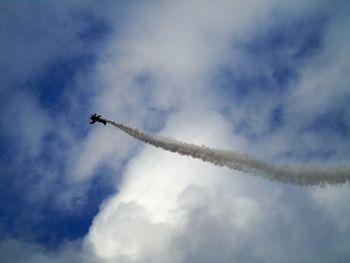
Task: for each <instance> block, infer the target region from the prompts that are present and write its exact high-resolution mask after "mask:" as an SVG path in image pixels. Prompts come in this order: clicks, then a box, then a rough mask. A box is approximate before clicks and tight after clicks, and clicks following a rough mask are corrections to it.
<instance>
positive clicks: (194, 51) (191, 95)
mask: <svg viewBox="0 0 350 263" xmlns="http://www.w3.org/2000/svg"><path fill="white" fill-rule="evenodd" d="M91 3H93V2H91ZM337 3H339V4H338V5H336V4H333V2H332V3H331V2H330V1H322V2H320V1H308V2H307V3H305V2H303V1H297V2H295V1H290V2H288V3H283V4H281V3H277V1H272V0H271V1H234V2H233V1H220V3H215V4H213V3H212V2H211V1H200V3H199V1H177V2H171V3H170V2H160V1H147V3H146V2H142V3H137V4H130V5H126V4H122V3H121V2H118V3H117V4H116V3H112V2H110V1H104V2H103V4H101V5H98V6H96V5H95V6H94V7H96V8H95V9H94V10H91V6H88V5H85V2H84V3H83V2H79V3H78V4H77V5H76V6H75V5H74V6H73V7H72V6H71V5H70V4H69V5H68V4H67V5H66V4H55V5H54V6H53V7H52V9H51V8H49V7H48V6H47V5H45V6H44V5H35V6H34V5H33V6H32V5H28V4H26V8H28V9H29V10H31V13H30V12H29V11H28V14H26V12H27V11H26V10H27V9H26V8H24V10H22V11H21V12H19V13H20V14H22V13H23V18H22V19H23V20H20V21H19V23H20V24H19V25H18V26H17V27H18V28H20V29H21V30H23V31H24V32H27V31H28V30H29V29H30V30H34V29H32V27H30V26H29V25H31V24H33V25H34V26H35V30H34V32H33V31H30V30H29V32H32V33H29V35H28V36H25V35H23V34H18V35H16V34H14V35H15V36H12V35H11V34H10V33H11V32H12V33H13V32H15V31H16V30H13V31H11V29H12V27H10V26H9V24H6V28H10V29H9V32H7V33H6V34H7V35H8V38H7V39H8V41H6V42H2V43H3V44H2V45H4V46H5V47H6V48H5V49H8V50H10V51H11V43H20V42H23V43H25V42H26V41H25V40H26V39H27V38H28V39H29V40H28V43H27V45H28V46H27V47H25V46H24V47H23V46H22V45H20V46H19V47H16V48H14V50H28V49H30V50H33V52H24V54H22V52H19V53H18V54H19V56H18V57H14V58H13V61H15V63H14V64H11V65H19V67H20V68H19V70H18V72H15V71H13V70H12V71H11V74H9V75H8V77H6V79H5V80H4V83H10V82H11V81H12V80H13V79H16V78H18V79H19V80H21V81H22V80H27V79H28V78H29V79H31V78H30V77H28V76H32V75H33V74H34V75H35V74H36V73H35V72H37V71H40V69H42V68H45V67H46V65H52V64H51V62H52V61H53V60H54V59H53V58H57V57H60V56H62V57H65V56H68V57H69V56H71V57H75V56H76V55H78V57H79V55H81V53H80V52H81V51H83V53H84V51H88V53H89V52H90V51H91V53H92V54H93V57H94V59H93V62H92V65H90V68H89V70H86V71H81V72H80V74H78V73H77V74H73V75H74V76H73V77H72V78H74V81H70V82H69V83H70V86H69V88H70V89H69V91H73V93H71V94H70V95H69V96H66V95H67V93H68V94H69V93H70V92H68V91H67V92H66V93H64V92H63V94H64V96H65V98H68V101H69V103H67V104H65V105H66V106H67V105H68V107H67V108H65V109H64V113H63V114H55V113H53V112H52V111H50V110H49V109H47V108H44V107H41V106H43V105H41V102H40V99H39V98H38V96H37V95H38V94H36V93H35V92H34V91H33V90H31V89H30V88H32V87H33V86H29V87H30V88H29V89H28V90H29V92H28V93H29V94H30V95H28V98H29V99H28V101H29V102H28V101H27V100H26V98H27V95H26V94H28V93H23V94H25V95H24V97H21V96H17V95H16V96H14V98H21V99H19V101H22V102H23V105H24V106H21V107H19V109H20V110H18V112H20V113H19V115H20V116H22V117H19V120H20V122H19V123H20V124H21V127H23V126H25V125H26V120H27V118H24V117H25V116H28V115H30V116H28V118H35V117H37V120H38V121H37V122H35V123H36V124H38V125H39V126H37V127H36V128H33V129H34V131H33V134H35V135H33V136H29V134H30V133H29V134H28V135H27V136H24V138H25V139H23V140H24V141H25V142H26V143H27V144H28V145H30V146H32V145H35V144H38V145H39V148H38V150H37V152H44V153H50V154H48V155H49V156H53V157H54V158H53V159H54V161H52V162H46V163H45V164H46V165H42V163H40V162H39V164H40V165H37V163H35V165H37V166H38V167H39V169H40V170H42V171H43V172H42V173H40V174H41V175H45V176H43V178H50V180H48V181H47V182H46V183H44V184H42V185H41V186H40V187H39V189H41V190H44V192H50V195H49V196H50V197H51V196H52V199H54V200H56V201H54V202H53V203H55V204H56V205H57V203H58V204H59V205H58V207H60V208H61V210H59V211H60V212H62V211H63V212H62V213H61V214H65V213H66V212H67V211H69V212H70V213H71V214H70V215H77V214H79V212H78V211H81V210H80V209H81V208H82V207H83V206H82V203H86V201H92V199H88V198H87V199H86V196H87V195H88V193H89V189H96V187H97V186H96V184H95V183H94V182H96V181H94V180H96V178H99V175H100V176H101V174H102V177H103V174H104V170H103V169H101V167H104V168H106V169H107V170H108V173H107V175H106V177H108V178H109V179H106V178H103V180H105V181H106V182H110V184H114V185H113V186H112V188H113V189H116V190H115V193H114V195H113V196H110V197H109V198H107V199H106V200H105V201H104V202H103V203H102V204H101V206H100V210H99V212H98V214H97V215H96V216H95V218H94V220H93V222H92V223H91V226H90V229H89V233H87V235H86V236H85V237H84V238H83V241H81V243H80V241H77V243H78V244H77V245H65V244H64V242H63V241H62V240H61V243H60V244H61V245H62V247H61V248H60V246H58V248H56V249H52V250H48V249H47V248H46V247H44V246H42V245H40V244H33V243H31V242H30V241H28V242H25V241H23V240H21V239H20V237H19V238H18V239H16V240H14V239H6V240H2V242H1V245H0V247H1V249H2V251H4V253H1V254H2V255H5V256H6V258H5V259H9V258H13V259H14V261H16V260H17V259H18V260H17V261H19V260H22V259H28V260H33V261H35V260H42V261H48V262H50V261H52V262H55V261H58V262H60V261H62V262H64V261H75V262H79V261H81V262H86V261H87V258H90V257H91V258H92V259H93V260H96V261H97V262H115V261H118V262H157V261H158V262H209V261H210V262H213V261H220V262H232V261H238V262H271V261H272V262H276V261H277V262H280V261H283V262H322V261H327V262H331V261H337V262H348V259H349V257H350V256H349V251H348V249H346V247H345V245H344V244H348V243H349V229H350V228H349V223H348V222H347V221H346V220H344V219H342V214H343V211H348V210H349V209H348V203H349V202H345V201H343V200H348V196H349V195H348V193H347V190H346V189H347V187H348V186H347V185H346V186H343V187H342V188H341V189H342V190H341V193H338V192H337V191H336V190H338V188H332V187H326V188H299V187H293V186H284V185H281V184H277V183H274V182H267V181H265V180H262V179H260V178H252V177H245V176H244V175H242V174H241V173H239V172H232V171H231V170H229V169H226V168H218V167H214V166H211V165H209V164H205V163H203V162H200V161H198V160H193V159H188V158H186V157H179V156H177V155H174V154H172V153H165V152H163V151H161V150H158V149H154V148H151V147H148V146H144V145H142V144H139V143H138V142H136V141H134V140H132V139H131V138H129V137H127V136H126V135H123V134H121V133H119V132H117V131H115V130H114V129H109V127H95V126H93V128H91V126H88V124H87V123H86V125H85V126H84V125H82V119H84V123H85V118H86V117H87V116H85V115H86V111H89V112H90V111H92V112H93V111H96V112H98V113H99V114H102V115H103V116H106V117H108V118H110V119H115V120H120V121H121V122H123V123H128V124H130V125H131V126H136V127H142V128H144V129H146V130H148V131H150V132H154V133H159V134H166V135H169V136H171V137H175V138H178V139H180V140H183V141H188V142H193V143H196V144H199V145H201V144H206V145H208V146H211V147H217V148H229V149H235V150H237V151H243V152H246V153H249V154H253V155H255V156H258V157H259V158H260V157H263V158H264V159H267V160H273V161H275V160H277V161H281V160H282V161H290V162H294V161H298V162H299V161H305V162H306V163H308V162H309V163H312V162H315V161H318V162H320V161H323V162H327V163H332V164H333V163H335V164H337V163H346V162H347V160H348V157H349V150H348V149H349V147H348V142H347V141H348V140H347V137H348V130H346V129H347V128H346V127H348V123H349V121H348V120H349V113H348V111H347V110H346V109H347V107H346V106H344V105H346V104H345V102H346V98H347V89H346V88H345V87H347V82H348V79H347V77H346V75H344V74H343V73H344V72H347V71H346V69H347V67H348V65H347V60H346V55H344V56H342V55H341V54H348V52H347V50H348V48H347V46H346V45H345V44H343V43H347V41H346V40H347V38H348V37H347V35H348V34H346V33H345V32H347V31H346V29H347V26H345V25H346V23H345V22H346V21H347V18H346V17H348V14H347V13H346V11H345V10H349V9H348V8H347V7H348V6H347V3H345V2H341V1H339V2H337ZM50 4H51V3H50ZM337 6H339V7H340V8H339V7H337ZM22 7H23V5H22ZM11 8H12V7H11ZM16 8H19V7H18V6H17V7H16ZM16 8H15V10H17V9H16ZM36 8H39V9H38V10H39V12H38V14H41V16H39V17H42V18H43V19H42V20H40V19H38V20H36V18H37V16H36V15H35V14H36V12H35V10H36ZM47 8H48V9H49V10H50V11H49V12H47V13H45V11H46V9H47ZM77 10H78V11H79V10H83V13H84V12H85V11H86V12H87V13H88V14H90V15H93V17H98V18H100V19H102V20H99V19H97V20H94V19H90V18H89V16H84V15H83V18H82V17H81V16H79V15H76V14H77V13H76V12H77ZM124 11H125V14H126V15H123V12H124ZM10 13H11V12H9V14H10ZM12 13H16V12H14V11H13V12H12ZM46 14H47V15H46ZM78 14H81V13H80V12H78ZM10 17H11V16H10V15H6V19H8V18H10ZM51 17H52V19H53V20H54V21H53V22H52V20H51ZM77 17H78V18H77ZM84 17H85V18H84ZM9 21H12V20H11V19H10V20H9ZM47 21H51V22H52V23H47ZM55 21H56V22H55ZM91 21H103V23H106V25H107V27H106V28H109V29H108V30H110V31H108V32H109V33H108V34H107V36H108V37H107V38H105V39H103V41H102V42H100V43H102V44H101V45H98V44H96V43H97V42H94V41H95V40H96V39H95V38H98V36H99V35H98V34H96V35H94V34H93V33H91V31H89V28H90V30H91V27H89V25H91V23H89V22H91ZM299 21H302V22H301V23H298V22H299ZM320 21H323V22H322V23H321V22H320ZM310 23H314V26H307V25H308V24H310ZM93 24H95V23H93ZM97 24H99V23H97ZM27 25H28V26H27ZM67 25H71V26H67ZM17 27H16V25H14V28H15V29H16V28H17ZM102 27H103V26H102ZM301 27H303V28H306V29H305V31H304V30H299V29H298V28H301ZM28 28H29V29H28ZM40 29H41V30H40ZM101 30H102V29H101ZM93 31H94V30H92V32H93ZM21 32H22V31H21ZM40 32H42V34H43V39H44V40H45V39H47V40H48V41H47V42H45V41H44V43H42V42H41V41H40V39H41V38H39V37H38V36H40ZM83 32H85V34H82V33H83ZM89 32H90V33H89ZM286 32H287V33H286ZM289 32H293V37H290V36H289V35H288V33H289ZM315 32H316V33H315ZM51 33H52V34H51ZM315 34H316V36H315ZM310 35H312V37H309V36H310ZM79 36H80V37H79ZM87 36H88V37H87ZM21 37H23V38H24V39H22V38H21ZM91 37H92V39H93V41H92V42H91V39H90V38H91ZM18 38H19V39H18ZM293 39H296V40H295V41H293ZM36 40H38V43H37V42H36ZM81 41H82V42H81ZM308 41H309V42H308ZM310 41H311V42H312V41H316V42H315V43H314V42H312V43H314V44H310ZM256 43H257V44H258V45H254V44H256ZM66 46H67V49H66V48H64V47H66ZM305 47H309V48H310V49H311V50H310V51H308V50H307V48H306V50H305V49H303V48H305ZM27 48H28V49H27ZM301 50H302V52H301ZM40 51H42V52H40ZM298 52H299V53H298ZM300 52H301V53H302V54H303V55H302V56H301V55H300ZM10 53H11V54H14V53H15V52H14V51H12V52H10ZM84 54H85V53H84ZM296 54H299V55H298V56H299V57H298V56H297V55H296ZM300 56H301V57H300ZM22 59H23V60H24V59H25V60H26V61H28V64H23V63H22V62H23V60H22ZM1 61H6V62H9V61H11V56H9V55H4V57H3V59H2V60H1ZM328 63H331V65H332V67H328ZM3 65H6V64H3ZM3 67H4V66H3ZM40 72H42V71H40ZM78 72H79V71H78ZM222 73H224V74H222ZM9 80H11V81H9ZM13 83H17V82H13ZM13 83H12V84H13ZM13 85H14V84H13ZM8 86H9V87H10V86H11V85H8ZM329 87H332V88H329ZM8 90H9V89H6V91H8ZM2 92H3V91H2ZM60 95H61V94H59V96H60ZM59 96H58V97H59ZM328 96H329V97H328ZM15 101H17V99H15ZM9 108H11V109H13V110H12V111H16V112H17V108H16V107H13V106H11V107H9ZM320 112H321V115H322V114H326V113H327V114H328V115H327V116H326V115H323V116H319V115H320ZM29 113H33V114H29ZM34 113H35V114H34ZM77 113H78V114H77ZM334 113H339V116H341V118H340V117H339V118H338V117H337V116H338V115H336V114H334ZM82 116H84V118H83V117H82ZM320 117H322V118H320ZM47 118H48V121H47V122H46V121H45V120H47ZM42 120H43V122H42V123H41V121H42ZM329 120H336V122H332V121H329ZM52 123H54V125H55V126H54V127H55V129H54V130H52V129H51V127H52V126H51V125H52ZM334 123H338V124H339V125H340V126H342V125H343V126H344V127H345V128H344V129H343V130H344V131H343V135H341V134H340V132H339V129H338V128H332V125H333V124H334ZM40 124H42V125H40ZM272 124H273V125H272ZM88 127H89V128H88ZM47 129H49V130H50V132H53V133H54V134H55V136H54V137H55V138H56V139H54V140H53V139H52V138H51V140H48V141H49V142H50V143H48V142H47V141H45V139H44V140H43V139H42V138H44V137H45V134H46V132H47ZM339 134H340V135H339ZM51 135H52V134H51ZM21 136H22V134H21ZM56 136H57V137H56ZM325 142H327V143H325ZM41 143H43V144H42V148H40V144H41ZM0 146H1V145H0ZM50 149H54V150H53V151H52V152H49V151H48V150H50ZM60 151H62V153H63V154H60V153H61V152H60ZM52 153H54V154H52ZM58 153H59V154H58ZM44 156H46V155H44ZM44 160H46V161H47V160H48V159H45V158H44ZM44 168H48V169H44ZM55 168H59V169H55ZM51 169H53V170H54V171H55V173H50V171H51ZM52 174H54V176H53V177H50V176H49V175H52ZM111 176H113V177H114V178H119V177H121V179H120V181H119V180H115V181H114V180H111V179H110V178H111ZM52 178H54V180H51V179H52ZM31 185H39V184H34V183H32V184H31ZM31 185H30V186H31ZM90 185H91V188H89V187H90ZM94 186H95V188H94ZM333 189H336V190H333ZM104 190H105V189H104V188H103V189H101V192H104ZM92 197H94V196H93V195H92ZM84 198H85V199H84ZM99 198H100V199H99V200H101V199H102V197H99ZM33 200H35V199H33ZM50 200H51V199H50ZM84 200H85V202H84ZM49 203H50V204H51V201H50V202H49ZM98 205H99V204H94V209H97V206H98ZM62 208H65V209H64V210H62ZM29 211H30V210H29ZM43 214H44V212H43V213H42V214H41V215H43ZM51 216H52V215H51ZM43 218H45V216H43ZM78 218H79V217H78ZM90 218H91V214H90ZM344 218H345V217H344ZM85 219H86V218H85ZM43 226H44V225H43ZM60 226H62V228H61V227H60V229H63V228H64V225H63V224H61V225H60ZM79 226H80V225H79ZM46 230H47V229H46ZM52 231H53V233H54V234H55V232H54V229H53V230H52ZM67 231H69V230H67ZM54 234H53V235H54ZM67 236H68V239H69V237H71V236H70V235H67ZM5 252H6V253H5ZM15 256H19V258H16V257H15ZM95 257H96V258H95Z"/></svg>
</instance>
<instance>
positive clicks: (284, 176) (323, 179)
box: [104, 119, 350, 186]
mask: <svg viewBox="0 0 350 263" xmlns="http://www.w3.org/2000/svg"><path fill="white" fill-rule="evenodd" d="M104 120H105V119H104ZM106 121H107V122H108V123H110V124H111V125H113V126H115V127H117V128H119V129H121V130H122V131H124V132H125V133H127V134H129V135H131V136H132V137H134V138H136V139H139V140H141V141H143V142H145V143H148V144H151V145H153V146H155V147H159V148H162V149H164V150H168V151H171V152H176V153H179V154H181V155H187V156H191V157H193V158H197V159H200V160H202V161H205V162H209V163H212V164H215V165H218V166H226V167H228V168H231V169H234V170H239V171H242V172H247V173H252V174H254V175H259V176H263V177H265V178H267V179H269V180H272V181H278V182H282V183H291V184H294V185H300V186H305V185H324V184H341V183H346V182H349V181H350V170H349V168H348V167H330V166H327V167H306V166H287V165H281V164H272V163H270V162H267V161H263V160H258V159H256V158H254V157H252V156H249V155H246V154H242V153H238V152H234V151H229V150H222V149H213V148H208V147H206V146H204V145H203V146H198V145H194V144H190V143H184V142H180V141H177V140H175V139H172V138H167V137H163V136H158V135H151V134H147V133H145V132H143V131H140V130H138V129H135V128H131V127H129V126H127V125H125V124H122V123H118V122H114V121H111V120H107V119H106Z"/></svg>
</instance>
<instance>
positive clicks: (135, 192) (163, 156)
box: [85, 1, 346, 262]
mask: <svg viewBox="0 0 350 263" xmlns="http://www.w3.org/2000/svg"><path fill="white" fill-rule="evenodd" d="M273 6H274V5H273V2H253V1H252V2H244V3H243V2H235V3H233V2H220V4H217V5H212V4H210V3H209V2H201V4H198V2H188V1H186V2H180V3H179V2H176V3H158V5H152V4H151V5H150V6H148V7H147V8H145V9H142V11H141V13H137V15H136V16H135V17H134V18H133V20H132V21H131V22H132V23H131V25H130V24H128V27H127V30H126V31H127V33H126V34H125V37H124V38H123V40H122V41H120V40H118V42H116V44H115V45H114V44H113V42H112V43H111V44H110V46H109V47H108V49H107V51H106V53H107V54H113V53H114V52H116V53H117V54H118V56H117V57H116V58H113V57H112V58H111V59H109V60H107V61H106V60H105V61H104V62H103V63H102V64H100V66H99V72H100V74H101V75H100V77H101V79H102V81H103V82H104V84H105V86H106V89H105V90H104V92H103V93H102V94H101V95H100V98H98V99H97V103H98V105H99V106H98V108H101V109H102V112H106V113H108V114H109V115H108V117H110V118H112V119H113V118H114V116H116V117H115V119H117V120H119V119H120V117H121V118H122V120H123V121H125V122H128V123H129V124H131V125H136V126H143V125H145V123H144V122H143V121H142V119H144V118H145V116H147V115H148V114H150V113H149V112H147V108H148V107H155V108H157V109H159V110H164V109H165V110H166V109H169V108H172V107H175V108H177V109H179V110H178V113H175V114H172V115H170V117H169V118H168V119H167V121H166V125H165V127H164V128H163V129H162V130H161V132H160V133H161V134H165V135H167V136H172V137H175V138H177V139H181V140H184V141H188V142H194V143H199V144H202V143H203V144H204V143H205V144H207V145H211V146H217V147H222V148H231V149H235V150H241V151H248V150H249V148H248V146H249V145H248V143H247V142H246V141H245V140H244V139H242V138H241V137H240V136H238V135H235V134H233V133H232V130H231V128H230V124H229V123H228V122H227V120H224V119H223V118H222V117H221V116H220V114H219V113H218V112H217V111H216V109H217V107H216V105H217V103H220V99H221V98H218V97H217V95H214V92H213V90H211V87H210V85H208V80H210V78H211V77H212V76H211V73H210V72H211V70H212V69H213V67H215V66H216V65H220V63H225V61H226V62H227V61H228V55H230V57H229V59H230V60H233V61H235V59H236V61H237V63H239V62H241V56H240V54H239V51H237V50H236V51H235V50H232V49H231V47H230V41H231V40H232V39H233V38H234V37H235V36H243V35H244V34H247V35H248V36H250V35H253V34H252V33H250V31H249V30H250V29H252V30H253V31H254V30H255V28H256V27H257V26H258V24H256V23H257V22H259V23H260V24H261V23H263V22H266V24H269V23H272V22H271V21H273V19H269V14H271V9H270V8H271V7H273ZM289 7H291V10H293V12H294V13H293V12H292V13H291V14H290V16H296V15H300V14H301V13H303V14H307V12H310V10H315V8H316V9H318V8H320V6H317V5H316V7H315V5H314V4H311V5H306V6H304V5H301V4H300V3H299V2H298V3H297V4H296V5H294V4H291V3H290V4H289ZM279 8H282V9H283V7H281V6H280V7H279ZM300 8H302V9H300ZM320 9H322V8H320ZM115 50H116V51H115ZM250 63H251V62H250ZM237 65H238V66H239V64H237ZM311 65H312V64H311ZM310 67H311V66H310ZM144 72H147V73H148V74H151V75H152V77H153V78H154V79H153V81H154V82H152V88H151V89H150V90H147V91H145V92H148V93H149V94H150V97H149V98H148V99H145V97H144V93H143V92H144V91H142V90H141V89H137V88H136V87H135V84H134V79H135V77H136V76H137V75H138V74H140V73H144ZM312 74H314V73H312ZM330 74H331V73H330ZM307 78H308V77H307V76H306V75H305V79H307ZM322 78H327V79H328V77H327V75H326V74H323V75H322ZM314 79H315V78H314ZM315 81H321V80H320V78H317V80H315ZM341 82H342V81H341ZM302 83H303V80H301V81H300V83H299V82H298V83H296V85H295V90H296V92H300V91H301V90H302V89H303V85H304V84H302ZM342 83H344V82H342ZM306 86H307V84H305V87H306ZM109 87H110V88H109ZM303 96H306V95H305V94H304V95H302V96H301V98H303ZM327 96H328V95H327ZM327 96H326V97H327ZM121 98H123V99H121ZM266 98H267V102H266V106H265V105H261V106H262V107H260V108H259V109H260V111H255V115H250V116H247V115H245V112H244V110H242V109H240V108H239V107H238V106H235V105H233V106H232V108H233V109H234V110H235V111H237V115H238V116H239V115H240V114H241V116H239V118H246V117H252V119H251V121H252V122H254V121H255V124H256V126H257V129H261V127H262V126H264V125H265V123H266V119H264V118H262V117H263V116H265V115H267V114H268V113H269V111H270V110H271V104H276V101H274V99H275V98H268V94H267V95H266ZM292 98H293V97H292ZM320 100H321V99H320ZM320 100H317V99H316V101H315V103H317V101H319V102H318V103H321V102H320ZM286 101H287V103H289V98H287V99H286ZM286 101H284V102H286ZM253 102H255V103H261V102H258V101H256V100H254V101H253ZM248 107H254V105H248ZM291 107H293V104H292V106H291ZM316 108H317V107H316ZM316 108H315V109H316ZM253 109H254V108H253ZM259 118H262V120H261V121H260V122H259ZM286 121H287V122H288V121H289V119H287V120H286ZM300 121H302V120H300ZM263 129H265V130H266V128H265V127H264V128H263ZM115 132H116V133H118V131H115ZM292 132H293V130H288V129H284V130H283V133H281V134H278V133H277V134H276V135H274V136H268V137H267V138H268V140H266V145H268V144H270V145H271V142H275V143H276V145H274V144H272V146H270V148H271V147H272V148H271V149H269V151H266V152H264V150H265V148H261V149H258V150H257V148H259V147H261V146H262V145H264V143H265V142H264V140H263V141H261V142H257V145H255V146H254V147H251V146H250V147H251V148H250V150H253V151H255V152H257V153H259V154H260V155H261V156H264V158H271V156H273V155H274V154H275V153H276V150H278V151H285V150H288V148H289V147H290V144H289V143H288V136H289V135H290V134H291V133H292ZM90 140H95V139H94V138H93V137H91V138H90ZM106 141H108V139H106ZM269 142H270V143H269ZM114 147H117V145H115V146H114ZM254 149H255V150H254ZM107 153H108V151H107ZM264 154H265V155H264ZM101 155H103V154H102V153H101ZM320 191H322V190H320ZM289 195H291V197H290V196H289ZM297 196H300V198H301V199H298V197H297ZM302 198H304V200H302ZM314 205H316V203H314V201H313V199H310V196H309V195H308V192H306V191H305V189H299V188H292V189H289V187H285V186H283V185H280V184H273V183H267V182H264V181H263V180H260V179H257V180H254V179H252V178H249V177H248V178H245V177H243V176H241V175H240V174H239V173H233V172H231V171H228V170H226V169H220V168H216V167H212V166H210V165H207V164H205V163H202V162H200V161H197V160H193V159H189V158H185V157H180V156H177V155H175V154H171V153H166V152H163V151H160V150H158V149H154V148H151V147H149V146H147V147H145V148H143V149H142V150H141V151H140V152H139V153H138V154H137V155H136V156H135V157H134V158H133V159H132V160H131V161H130V162H129V163H128V165H127V168H126V170H125V172H124V174H123V181H122V183H121V184H120V185H119V192H118V194H116V195H115V196H114V197H112V198H110V199H109V200H107V201H106V202H105V203H104V204H103V205H102V207H101V211H100V213H99V214H98V215H97V216H96V218H95V219H94V222H93V225H92V226H91V228H90V232H89V234H88V236H87V237H86V240H85V241H86V244H88V246H91V248H92V250H93V251H94V252H95V253H96V255H97V256H99V257H100V258H101V260H102V261H107V262H109V261H111V262H113V261H115V260H118V261H121V262H146V261H152V262H164V261H166V262H199V261H200V262H206V261H208V262H213V261H217V260H219V259H220V258H221V261H222V262H230V261H232V260H234V259H236V260H240V261H249V262H254V261H257V262H264V261H266V262H268V261H271V260H272V261H286V262H288V261H290V262H293V260H294V261H298V262H300V261H304V262H311V261H312V260H314V261H315V262H317V260H321V259H322V256H315V257H314V258H313V257H312V253H314V252H308V251H306V250H305V248H304V247H303V245H302V244H301V245H299V243H302V240H303V238H302V236H301V235H302V233H303V232H302V231H303V230H301V226H302V222H300V220H302V219H301V218H305V220H306V221H308V220H312V218H311V217H312V216H311V217H308V216H306V215H300V214H297V213H298V210H301V211H303V212H304V211H305V207H306V208H310V207H313V206H314ZM312 213H313V214H314V215H324V211H323V209H322V208H319V207H318V208H317V209H315V210H314V211H313V212H312ZM327 222H328V221H327V220H326V219H321V220H320V225H317V226H311V225H310V226H309V225H308V226H309V228H310V231H315V229H316V230H317V231H319V230H320V229H322V227H323V225H322V224H327ZM330 222H331V223H330V224H331V226H330V229H332V226H333V221H332V220H331V221H330ZM309 223H311V221H308V223H307V224H309ZM274 227H275V229H274ZM285 228H290V229H289V230H288V231H287V232H288V234H287V235H294V236H289V237H288V236H287V237H286V236H285V234H284V233H283V231H284V229H285ZM305 231H307V229H305ZM330 231H331V230H330ZM308 234H310V233H308ZM344 238H346V237H344ZM285 239H288V241H286V242H285V244H283V245H282V242H284V240H285ZM308 240H309V241H310V242H313V243H317V242H318V241H317V240H316V239H314V238H312V237H310V238H309V239H308ZM321 243H322V245H324V243H323V241H322V242H321ZM326 244H328V243H327V242H326ZM334 244H335V245H334V247H332V248H330V251H331V252H330V254H331V253H336V252H335V251H337V250H336V249H337V248H336V246H337V245H338V244H339V243H337V242H335V243H334ZM288 249H290V251H291V252H290V253H291V254H288V256H287V254H286V253H284V252H283V251H287V250H288ZM310 249H311V250H313V251H317V249H316V248H313V247H312V248H310ZM247 251H250V252H247ZM315 253H316V252H315ZM320 255H322V253H320ZM341 255H346V253H342V254H341ZM288 257H290V258H289V259H288ZM330 258H331V257H330Z"/></svg>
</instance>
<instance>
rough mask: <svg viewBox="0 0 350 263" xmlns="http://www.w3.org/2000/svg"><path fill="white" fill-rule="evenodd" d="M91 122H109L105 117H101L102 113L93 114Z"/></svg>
mask: <svg viewBox="0 0 350 263" xmlns="http://www.w3.org/2000/svg"><path fill="white" fill-rule="evenodd" d="M90 120H91V121H90V124H93V123H95V122H101V123H103V124H104V125H106V124H107V121H106V120H105V119H102V118H101V115H97V114H96V113H94V114H92V115H91V116H90Z"/></svg>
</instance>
